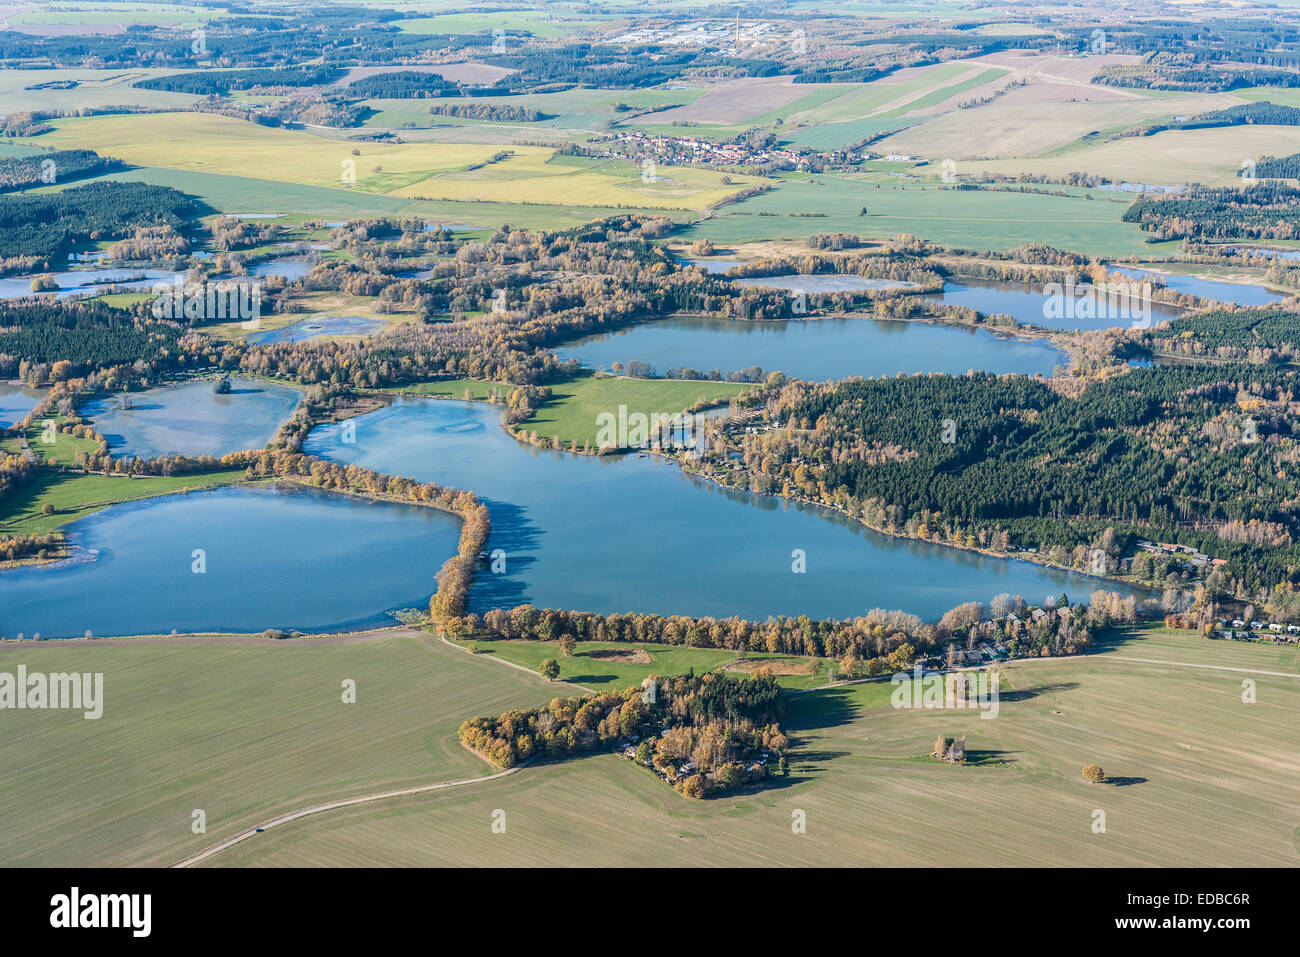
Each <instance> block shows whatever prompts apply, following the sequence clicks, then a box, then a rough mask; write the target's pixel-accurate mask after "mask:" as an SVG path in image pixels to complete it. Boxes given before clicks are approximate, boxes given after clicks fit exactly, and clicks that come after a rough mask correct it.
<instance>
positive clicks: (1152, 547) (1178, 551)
mask: <svg viewBox="0 0 1300 957" xmlns="http://www.w3.org/2000/svg"><path fill="white" fill-rule="evenodd" d="M1137 547H1138V548H1139V549H1141V550H1142V551H1144V552H1150V553H1151V554H1152V555H1164V556H1166V557H1169V558H1177V559H1181V560H1182V561H1185V562H1187V563H1188V564H1189V565H1192V566H1194V567H1196V568H1205V567H1206V566H1209V567H1210V568H1218V567H1219V566H1220V565H1226V564H1228V562H1227V560H1226V559H1223V558H1211V557H1210V556H1209V555H1206V554H1205V553H1204V552H1198V551H1197V550H1196V549H1194V548H1192V547H1191V546H1190V545H1171V544H1169V543H1167V542H1148V541H1145V540H1140V541H1139V542H1138V543H1137Z"/></svg>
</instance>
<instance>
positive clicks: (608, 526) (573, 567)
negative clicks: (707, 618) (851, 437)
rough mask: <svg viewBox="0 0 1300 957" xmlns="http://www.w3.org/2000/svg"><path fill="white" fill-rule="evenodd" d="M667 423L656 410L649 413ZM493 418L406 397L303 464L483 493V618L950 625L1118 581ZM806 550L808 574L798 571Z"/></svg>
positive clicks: (323, 444) (333, 437)
mask: <svg viewBox="0 0 1300 957" xmlns="http://www.w3.org/2000/svg"><path fill="white" fill-rule="evenodd" d="M648 411H653V410H648ZM500 414H501V413H500V410H499V409H498V408H494V407H492V406H486V405H482V404H471V403H464V402H459V401H447V400H437V399H399V400H398V401H396V402H395V403H394V404H393V405H391V406H389V407H387V408H385V409H381V410H379V411H377V412H373V413H370V414H368V415H365V416H361V417H359V418H356V419H352V420H350V421H351V423H352V425H353V427H354V428H355V435H354V436H351V437H352V438H353V439H354V441H352V442H345V441H344V439H345V438H348V437H349V436H348V434H347V433H345V432H343V431H342V430H341V429H340V426H338V425H329V426H322V427H320V428H318V429H316V430H315V431H314V432H313V433H312V434H311V436H310V437H309V438H308V441H307V442H306V443H305V445H304V449H303V450H304V451H305V452H308V453H310V454H313V455H319V456H322V457H324V458H328V459H332V460H334V461H337V462H345V463H357V464H360V465H365V466H368V467H370V468H374V469H378V470H380V471H383V472H388V473H391V474H396V475H407V476H411V477H414V478H416V479H419V480H421V481H432V482H439V483H442V484H446V485H452V486H456V487H458V488H468V489H473V490H474V491H475V492H476V493H477V494H478V495H479V497H480V498H482V499H483V500H484V501H485V502H486V503H487V504H488V506H489V508H490V509H491V511H492V537H491V541H490V543H489V549H501V550H503V551H504V552H505V554H506V570H505V572H504V573H503V574H493V573H491V572H489V571H488V570H487V569H486V568H484V569H483V570H482V571H481V573H480V575H479V576H478V579H477V582H476V584H475V589H474V593H473V596H472V602H471V604H472V607H473V608H474V609H476V610H484V609H487V608H490V607H509V606H513V605H516V604H520V603H522V602H532V603H533V604H536V605H539V606H548V607H562V608H577V609H585V610H590V611H600V612H607V613H608V612H623V611H633V610H635V611H648V612H659V613H663V614H696V615H718V616H725V615H742V616H746V617H749V618H757V619H763V618H766V617H768V616H769V615H778V614H786V615H799V614H808V615H810V616H814V617H843V616H851V615H858V614H862V613H863V612H865V611H866V610H867V609H870V608H873V607H882V608H901V609H904V610H906V611H909V612H913V613H915V614H918V615H921V616H923V617H925V618H927V619H937V618H938V617H939V616H940V615H941V614H942V613H943V612H945V611H947V610H948V609H949V608H951V607H952V606H954V605H957V604H959V603H960V602H962V601H967V600H979V601H987V600H988V599H989V598H991V597H992V596H994V595H996V594H998V593H1000V592H1010V593H1012V594H1020V595H1023V596H1024V597H1026V598H1027V599H1030V600H1032V601H1036V602H1041V601H1042V600H1043V599H1044V598H1046V597H1047V596H1048V595H1057V594H1059V593H1060V592H1062V591H1064V592H1066V593H1067V594H1069V595H1070V596H1071V597H1082V596H1085V595H1087V594H1090V593H1091V592H1092V591H1094V590H1095V589H1096V588H1098V587H1106V588H1114V587H1118V586H1114V585H1112V584H1110V583H1103V582H1100V581H1099V580H1097V579H1092V578H1088V577H1087V576H1083V575H1075V574H1071V573H1067V572H1061V571H1054V570H1050V569H1046V568H1043V567H1042V566H1039V565H1034V564H1031V563H1028V562H1017V561H1009V560H1002V559H993V558H987V557H984V556H981V555H978V554H975V553H971V552H965V551H960V550H957V549H951V548H944V547H942V546H938V545H931V544H928V543H924V542H916V541H906V540H901V539H895V538H891V537H889V536H885V535H879V534H876V533H874V532H871V531H869V530H867V529H866V528H864V527H863V526H862V525H860V524H858V523H856V522H851V521H849V520H847V519H845V518H843V517H842V516H840V515H838V514H837V513H835V512H832V511H830V510H828V509H824V508H820V507H816V506H808V505H801V504H797V503H790V502H784V501H781V500H779V499H777V498H773V497H768V496H756V495H750V494H746V493H739V492H731V491H724V490H722V489H719V488H718V487H716V486H714V485H712V484H710V483H707V482H704V481H702V480H698V479H695V478H692V477H689V476H687V475H685V474H683V473H682V471H681V470H680V469H679V468H678V467H677V466H676V465H675V464H673V463H669V462H664V461H662V460H658V459H655V458H652V457H641V456H636V455H632V456H620V457H606V458H593V457H585V456H578V455H571V454H569V453H564V452H552V451H549V450H540V449H536V448H532V447H527V446H523V445H520V444H519V443H518V442H516V441H515V440H514V439H513V438H511V437H510V436H509V435H508V434H507V433H506V432H505V431H504V429H503V428H502V427H501V424H500ZM795 549H802V550H803V551H804V553H805V555H806V559H807V572H806V573H805V574H795V573H793V572H792V571H791V564H792V560H793V559H792V552H793V551H794V550H795Z"/></svg>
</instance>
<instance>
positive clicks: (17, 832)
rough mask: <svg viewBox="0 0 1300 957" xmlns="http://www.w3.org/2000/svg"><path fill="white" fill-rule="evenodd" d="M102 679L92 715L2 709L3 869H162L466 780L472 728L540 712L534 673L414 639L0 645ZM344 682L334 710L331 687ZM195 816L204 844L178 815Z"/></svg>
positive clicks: (472, 768) (4, 655)
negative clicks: (463, 731) (215, 847)
mask: <svg viewBox="0 0 1300 957" xmlns="http://www.w3.org/2000/svg"><path fill="white" fill-rule="evenodd" d="M19 664H24V665H26V666H27V667H28V669H30V670H32V671H43V672H53V671H65V670H73V669H75V670H76V671H80V672H102V673H103V675H104V713H103V717H101V718H99V719H98V720H91V721H88V720H86V719H85V718H83V716H82V713H81V712H79V711H78V712H71V711H23V712H7V713H6V718H5V721H6V730H7V733H6V734H5V735H4V740H3V741H0V763H2V764H3V766H4V768H5V787H4V789H3V793H0V864H3V865H5V866H9V867H15V866H25V865H26V866H32V865H43V866H87V865H100V866H103V865H147V866H161V865H168V864H173V863H175V862H177V861H178V860H180V859H181V858H183V857H185V856H186V855H188V854H191V853H194V852H195V851H198V850H201V849H202V848H204V847H206V846H207V845H208V844H211V843H214V842H215V841H216V840H218V839H220V838H222V837H225V836H229V835H230V834H233V833H236V832H237V831H238V830H240V829H242V828H244V827H248V826H251V825H253V824H256V823H258V822H259V821H262V820H264V819H266V818H267V817H269V816H272V815H274V814H275V813H276V812H282V811H288V810H293V809H296V808H299V807H303V806H306V805H308V804H311V803H314V802H316V801H319V800H323V799H326V798H338V797H347V796H354V795H360V794H368V793H373V792H377V791H382V790H386V789H391V788H400V787H409V786H413V785H419V784H426V783H430V784H431V783H435V782H439V781H450V780H457V779H460V778H467V777H475V776H478V775H480V774H482V773H486V772H487V771H488V769H487V767H486V765H484V764H483V762H482V761H480V760H479V759H478V758H477V757H475V756H474V755H472V754H471V753H469V752H468V751H466V750H465V749H464V748H462V747H461V745H460V742H459V740H458V738H457V737H456V729H457V728H458V727H459V725H460V722H461V721H462V720H464V718H466V717H467V716H470V715H473V714H477V713H479V712H485V713H489V712H494V711H495V712H499V711H502V710H504V709H506V708H509V707H520V706H529V705H537V704H541V703H543V702H544V701H546V700H547V699H548V698H549V697H550V696H551V695H552V693H553V692H552V691H551V690H550V689H548V687H547V686H546V682H544V681H543V680H542V679H541V678H535V677H530V676H528V675H525V674H523V673H521V672H518V671H515V670H514V669H512V668H504V667H500V666H496V665H492V664H490V663H485V662H481V661H479V660H477V659H475V658H474V657H472V656H470V655H468V654H465V653H463V652H460V651H457V650H455V649H453V648H449V647H447V646H446V645H444V644H442V643H441V642H439V641H436V640H435V639H432V638H430V637H429V636H427V635H425V634H423V633H420V632H400V633H386V634H385V633H381V634H379V635H377V636H375V638H374V639H373V640H369V639H367V640H360V641H352V642H337V641H333V640H330V639H322V640H319V641H314V642H313V641H308V642H306V643H305V644H304V643H303V642H296V643H293V644H285V643H276V642H250V641H247V640H242V639H212V640H211V641H210V643H202V640H200V641H199V642H196V641H193V640H191V641H187V642H184V643H182V642H178V641H175V640H172V639H157V640H154V641H147V642H130V641H96V642H84V641H50V642H40V643H36V642H30V641H29V642H22V643H19V642H3V643H0V670H4V671H8V672H11V673H12V672H13V671H14V670H15V669H16V668H17V666H18V665H19ZM348 678H350V679H352V680H353V681H355V682H356V692H357V700H356V703H355V704H344V703H342V700H341V688H342V682H343V680H344V679H348ZM195 809H202V810H203V811H205V812H206V814H207V827H208V831H207V834H193V833H191V830H190V827H191V814H192V812H193V811H194V810H195Z"/></svg>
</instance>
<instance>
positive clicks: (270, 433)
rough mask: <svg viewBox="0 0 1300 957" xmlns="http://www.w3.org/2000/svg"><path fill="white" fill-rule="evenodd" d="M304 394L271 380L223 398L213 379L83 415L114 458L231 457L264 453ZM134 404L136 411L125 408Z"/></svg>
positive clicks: (234, 387) (111, 400)
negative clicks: (246, 451) (254, 451)
mask: <svg viewBox="0 0 1300 957" xmlns="http://www.w3.org/2000/svg"><path fill="white" fill-rule="evenodd" d="M301 397H302V393H301V392H300V391H299V390H298V389H295V388H293V387H292V386H287V385H281V384H280V383H278V382H270V381H267V380H265V379H248V378H243V377H238V376H237V377H234V378H233V379H232V380H231V391H230V392H229V393H228V394H225V395H218V394H217V393H216V391H215V390H214V389H213V380H211V379H192V380H190V381H188V382H182V383H180V384H178V385H169V386H162V387H160V388H157V389H149V390H147V391H145V392H133V393H116V394H114V395H110V396H104V397H102V398H98V399H94V400H92V401H90V402H87V403H86V404H85V405H83V406H82V407H81V409H80V412H81V414H82V415H83V416H84V417H85V418H87V419H89V420H90V422H91V424H92V425H93V426H94V427H95V430H96V431H97V432H99V434H100V435H102V436H104V438H106V439H107V440H108V445H109V449H110V450H111V451H112V453H113V454H114V455H129V456H132V457H141V458H148V459H152V458H158V457H159V456H162V455H188V456H196V455H217V456H220V455H225V454H227V453H228V452H238V451H241V450H243V449H260V448H262V447H263V446H264V445H266V443H267V442H269V441H271V439H272V438H273V437H274V436H275V433H276V432H277V431H278V430H279V428H280V426H281V424H283V423H284V422H285V420H287V419H288V418H289V416H290V414H292V412H293V410H294V408H295V407H296V406H297V405H298V401H299V399H300V398H301ZM127 401H129V403H130V405H131V408H123V407H122V406H123V403H124V402H127Z"/></svg>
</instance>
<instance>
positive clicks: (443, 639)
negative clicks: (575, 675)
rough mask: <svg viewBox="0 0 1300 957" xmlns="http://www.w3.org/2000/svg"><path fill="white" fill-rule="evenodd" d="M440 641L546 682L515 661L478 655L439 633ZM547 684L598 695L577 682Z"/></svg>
mask: <svg viewBox="0 0 1300 957" xmlns="http://www.w3.org/2000/svg"><path fill="white" fill-rule="evenodd" d="M438 640H439V641H441V642H442V643H443V644H444V645H448V646H449V647H452V648H455V649H456V650H457V651H461V652H464V653H465V654H467V655H472V656H473V657H475V658H486V659H487V660H489V661H495V662H497V663H498V664H502V665H507V666H509V667H511V668H515V669H517V670H519V671H522V672H523V673H524V674H526V675H532V676H533V677H534V678H537V679H539V680H541V681H546V679H545V678H543V677H542V676H541V675H539V674H538V673H537V672H536V671H534V670H533V669H532V668H525V667H524V666H523V665H517V664H515V663H514V662H513V661H506V660H505V659H504V658H500V657H498V656H496V655H481V654H477V653H476V652H473V651H470V650H469V649H468V648H466V647H465V646H464V645H458V644H456V642H454V641H452V640H450V639H449V638H448V637H447V636H446V635H444V634H443V633H442V632H438ZM547 684H561V685H569V686H570V687H572V688H578V689H579V690H581V691H585V692H587V694H595V693H596V689H595V688H588V687H587V686H586V685H580V684H578V683H577V682H575V681H550V682H547Z"/></svg>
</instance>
